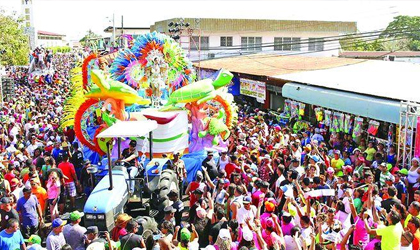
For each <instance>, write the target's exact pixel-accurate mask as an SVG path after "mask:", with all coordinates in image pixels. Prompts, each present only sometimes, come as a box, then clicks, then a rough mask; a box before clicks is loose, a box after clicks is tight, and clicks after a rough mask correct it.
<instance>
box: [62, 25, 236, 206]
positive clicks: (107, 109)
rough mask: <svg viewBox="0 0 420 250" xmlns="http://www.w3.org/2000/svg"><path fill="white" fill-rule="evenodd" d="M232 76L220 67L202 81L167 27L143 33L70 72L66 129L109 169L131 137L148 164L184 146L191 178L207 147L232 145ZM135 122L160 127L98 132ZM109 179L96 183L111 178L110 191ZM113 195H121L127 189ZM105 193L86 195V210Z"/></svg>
mask: <svg viewBox="0 0 420 250" xmlns="http://www.w3.org/2000/svg"><path fill="white" fill-rule="evenodd" d="M232 77H233V75H232V74H231V73H230V72H228V71H226V70H223V69H221V70H219V71H218V72H217V73H216V74H215V75H214V76H213V77H212V78H209V79H202V80H197V79H196V73H195V70H194V68H193V66H192V63H191V62H190V61H189V60H188V58H187V57H186V56H185V53H184V51H183V50H182V48H181V47H180V44H179V43H178V42H176V41H174V40H173V39H172V38H170V37H168V36H166V35H164V34H159V33H149V34H145V35H142V36H140V37H138V38H137V39H136V40H134V41H132V46H131V47H130V48H126V49H121V50H120V51H118V52H117V53H113V54H109V55H106V56H103V57H98V56H97V55H96V54H91V55H90V56H88V57H87V58H85V59H84V61H83V62H80V64H79V65H78V66H77V67H75V68H74V69H73V70H72V71H71V83H72V85H73V88H72V93H71V96H70V97H69V98H68V99H67V100H66V103H65V107H64V112H65V114H64V118H63V119H62V123H61V128H66V127H73V128H74V131H75V134H76V137H77V140H78V141H79V142H80V143H81V144H82V145H83V146H84V148H85V151H84V153H85V158H86V157H87V158H89V159H90V160H91V161H92V162H94V163H98V164H101V162H102V165H108V166H109V170H108V171H109V172H112V171H111V167H112V166H113V163H114V162H115V160H117V159H118V158H119V155H120V152H121V150H122V149H123V148H125V147H127V145H128V142H129V141H130V140H137V150H138V152H139V156H140V163H141V164H142V165H144V166H146V169H147V166H148V164H149V161H150V160H148V159H147V158H149V159H151V158H152V157H158V159H162V158H168V159H170V158H171V156H172V154H173V152H181V154H183V157H182V159H183V160H184V162H185V165H186V169H187V172H188V178H187V179H188V181H192V180H193V179H194V177H195V173H196V171H197V170H199V169H200V168H201V163H202V161H203V159H204V158H205V157H206V151H216V152H217V151H219V152H220V151H221V150H224V149H226V148H227V145H228V143H227V139H228V137H229V135H230V132H229V131H230V129H231V128H232V127H233V126H234V124H235V121H236V119H237V115H236V106H235V104H234V103H233V96H232V95H231V94H229V93H228V88H227V87H228V85H229V84H230V82H231V80H232ZM133 121H138V122H141V121H154V122H155V123H156V124H157V126H156V128H154V129H153V133H149V134H147V133H144V135H142V136H134V135H136V133H127V135H130V136H127V137H124V136H121V134H124V133H116V134H115V136H114V137H112V136H111V137H103V136H99V135H103V134H104V133H105V132H107V131H110V129H111V128H115V126H116V124H123V123H129V122H133ZM139 124H140V123H139ZM139 126H141V125H139ZM141 129H142V128H141V127H139V128H138V130H141ZM124 132H127V131H124ZM134 132H135V131H134ZM152 134H153V136H152ZM117 135H118V136H117ZM117 137H118V138H117ZM104 160H105V162H106V163H105V164H104V163H103V162H104ZM162 173H163V172H162ZM145 174H147V171H146V173H145ZM109 176H111V173H110V174H109ZM107 179H108V178H103V179H102V180H101V183H100V185H99V184H98V186H101V187H105V186H108V185H109V186H110V190H111V189H112V177H110V178H109V181H108V180H107ZM122 179H124V178H122ZM114 186H116V185H114ZM95 190H96V189H95ZM95 190H94V192H93V193H95ZM101 190H103V189H101ZM104 192H105V191H104ZM106 192H108V191H106ZM110 192H111V191H110ZM112 192H116V191H112ZM107 195H108V197H112V196H114V195H116V196H118V197H121V196H125V193H124V195H121V194H117V193H115V194H113V193H112V194H111V193H109V194H107ZM101 198H103V195H99V196H98V195H96V198H93V197H92V199H91V197H90V198H89V199H90V200H91V201H92V202H89V200H88V202H87V203H86V206H85V208H86V207H89V209H87V210H88V211H85V212H88V213H93V212H92V211H93V210H95V209H93V208H94V207H95V204H97V202H99V201H100V199H101ZM89 204H93V205H89ZM117 205H118V207H119V206H120V203H118V204H115V206H113V205H110V207H109V209H108V210H109V211H110V210H115V209H116V207H117ZM92 209H93V210H92ZM105 210H106V209H105ZM108 210H107V211H108ZM95 211H98V208H97V207H96V210H95ZM104 213H106V212H104Z"/></svg>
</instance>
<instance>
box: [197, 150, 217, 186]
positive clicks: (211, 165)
mask: <svg viewBox="0 0 420 250" xmlns="http://www.w3.org/2000/svg"><path fill="white" fill-rule="evenodd" d="M201 166H203V167H205V168H206V169H207V172H208V173H209V176H210V178H211V179H212V180H214V179H216V177H218V175H219V172H218V171H217V165H216V162H215V161H214V159H213V152H212V151H208V152H207V157H206V158H205V159H204V160H203V162H202V163H201Z"/></svg>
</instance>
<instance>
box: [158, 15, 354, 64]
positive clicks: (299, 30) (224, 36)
mask: <svg viewBox="0 0 420 250" xmlns="http://www.w3.org/2000/svg"><path fill="white" fill-rule="evenodd" d="M178 23H184V24H186V23H188V25H187V26H185V25H181V26H176V25H177V24H178ZM174 28H175V29H178V30H179V32H178V33H179V36H180V38H179V42H180V43H181V45H182V47H183V48H184V49H185V50H187V51H188V54H189V56H190V58H191V60H193V61H196V60H205V59H212V58H218V57H227V56H235V55H244V54H253V53H268V54H269V53H275V54H280V55H296V54H301V53H302V54H308V55H314V56H338V54H339V50H340V44H339V41H338V38H337V36H341V35H345V34H350V33H355V32H356V31H357V24H356V22H335V21H333V22H330V21H294V20H254V19H213V18H202V19H194V18H185V19H182V20H181V19H177V18H174V19H169V20H164V21H159V22H156V23H155V24H154V25H151V26H150V31H151V32H153V31H157V32H161V33H165V34H170V33H171V32H170V29H174Z"/></svg>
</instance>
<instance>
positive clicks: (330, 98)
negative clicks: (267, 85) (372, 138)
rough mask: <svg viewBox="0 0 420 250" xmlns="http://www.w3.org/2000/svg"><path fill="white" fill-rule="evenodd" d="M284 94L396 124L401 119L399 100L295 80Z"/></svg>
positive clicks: (309, 102) (287, 84)
mask: <svg viewBox="0 0 420 250" xmlns="http://www.w3.org/2000/svg"><path fill="white" fill-rule="evenodd" d="M282 94H283V96H284V97H286V98H290V99H293V100H296V101H299V102H303V103H308V104H312V105H317V106H320V107H324V108H328V109H333V110H337V111H341V112H344V113H349V114H354V115H358V116H363V117H368V118H371V119H374V120H379V121H384V122H391V123H394V124H399V121H400V103H399V102H398V101H393V100H389V99H384V98H379V97H378V98H377V97H371V96H367V95H361V94H356V93H350V92H345V91H339V90H332V89H326V88H321V87H314V86H308V85H305V84H300V83H293V82H292V83H286V84H285V85H284V86H283V91H282Z"/></svg>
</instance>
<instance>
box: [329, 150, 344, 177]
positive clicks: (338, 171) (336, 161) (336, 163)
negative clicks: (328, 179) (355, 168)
mask: <svg viewBox="0 0 420 250" xmlns="http://www.w3.org/2000/svg"><path fill="white" fill-rule="evenodd" d="M343 166H344V161H343V160H342V159H341V158H340V150H338V149H336V150H334V158H333V159H331V167H332V168H333V169H334V171H335V175H336V176H343V171H342V168H343Z"/></svg>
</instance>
